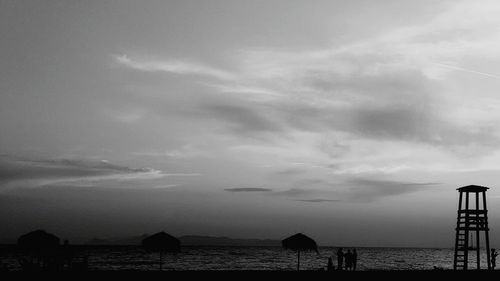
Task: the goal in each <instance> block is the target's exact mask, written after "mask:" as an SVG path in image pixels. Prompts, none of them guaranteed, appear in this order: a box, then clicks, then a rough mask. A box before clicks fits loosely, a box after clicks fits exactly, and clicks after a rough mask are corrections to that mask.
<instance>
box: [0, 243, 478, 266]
mask: <svg viewBox="0 0 500 281" xmlns="http://www.w3.org/2000/svg"><path fill="white" fill-rule="evenodd" d="M337 249H338V248H337V247H319V253H316V252H302V253H301V255H300V269H301V270H322V269H326V266H327V262H328V257H333V262H334V265H335V266H337V264H336V254H335V253H336V251H337ZM347 249H351V248H349V247H344V252H345V251H346V250H347ZM356 250H357V252H358V263H357V270H361V271H367V270H432V269H452V267H453V249H425V248H367V247H357V248H356ZM482 253H483V254H484V255H482V256H481V260H482V262H483V263H482V267H483V268H485V267H487V265H486V254H485V253H484V251H482ZM74 255H75V259H76V260H78V259H79V258H83V257H84V256H87V257H88V269H89V270H107V271H110V270H111V271H114V270H138V271H149V270H159V261H160V259H159V254H158V253H147V252H146V251H144V249H142V248H141V247H140V246H75V247H74ZM22 257H23V254H22V253H20V252H19V251H18V250H17V249H16V248H15V247H0V262H1V263H2V264H4V265H6V266H7V268H8V269H9V270H12V271H15V270H21V268H20V266H19V259H20V258H22ZM475 262H476V256H475V255H474V253H469V267H474V268H475V266H476V263H475ZM296 269H297V253H296V252H293V251H289V250H285V249H283V248H281V247H237V246H216V247H215V246H214V247H209V246H183V247H182V250H181V252H180V253H178V254H164V255H163V263H162V270H277V271H281V270H296Z"/></svg>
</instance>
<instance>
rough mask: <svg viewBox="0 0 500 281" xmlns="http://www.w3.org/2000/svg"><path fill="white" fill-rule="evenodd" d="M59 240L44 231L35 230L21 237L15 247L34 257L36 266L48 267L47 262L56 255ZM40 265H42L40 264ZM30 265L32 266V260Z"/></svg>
mask: <svg viewBox="0 0 500 281" xmlns="http://www.w3.org/2000/svg"><path fill="white" fill-rule="evenodd" d="M59 243H60V239H59V237H57V236H55V235H54V234H50V233H48V232H46V231H44V230H35V231H32V232H29V233H27V234H24V235H21V236H20V237H19V238H18V239H17V246H18V247H19V248H20V249H21V250H23V251H24V252H27V253H29V254H31V255H32V258H33V256H34V257H36V259H37V266H40V265H41V266H43V267H45V266H48V265H49V264H48V263H49V261H51V259H53V258H54V257H55V256H56V255H57V250H58V248H59ZM40 263H42V264H40ZM30 265H31V266H33V265H34V264H33V260H31V262H30Z"/></svg>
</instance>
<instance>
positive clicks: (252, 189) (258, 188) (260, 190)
mask: <svg viewBox="0 0 500 281" xmlns="http://www.w3.org/2000/svg"><path fill="white" fill-rule="evenodd" d="M224 190H225V191H229V192H267V191H273V190H272V189H269V188H260V187H243V188H226V189H224Z"/></svg>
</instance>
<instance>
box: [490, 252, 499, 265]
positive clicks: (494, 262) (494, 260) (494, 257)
mask: <svg viewBox="0 0 500 281" xmlns="http://www.w3.org/2000/svg"><path fill="white" fill-rule="evenodd" d="M497 256H498V253H497V251H496V250H495V249H491V269H495V267H496V266H497Z"/></svg>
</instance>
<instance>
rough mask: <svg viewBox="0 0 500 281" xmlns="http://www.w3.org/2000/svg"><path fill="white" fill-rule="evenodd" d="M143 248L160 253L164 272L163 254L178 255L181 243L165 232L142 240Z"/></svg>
mask: <svg viewBox="0 0 500 281" xmlns="http://www.w3.org/2000/svg"><path fill="white" fill-rule="evenodd" d="M142 246H143V247H144V249H146V251H148V252H159V253H160V270H162V263H163V253H178V252H180V250H181V241H179V239H177V238H175V237H173V236H172V235H170V234H167V233H165V232H158V233H156V234H153V235H151V236H149V237H147V238H145V239H143V240H142Z"/></svg>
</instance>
